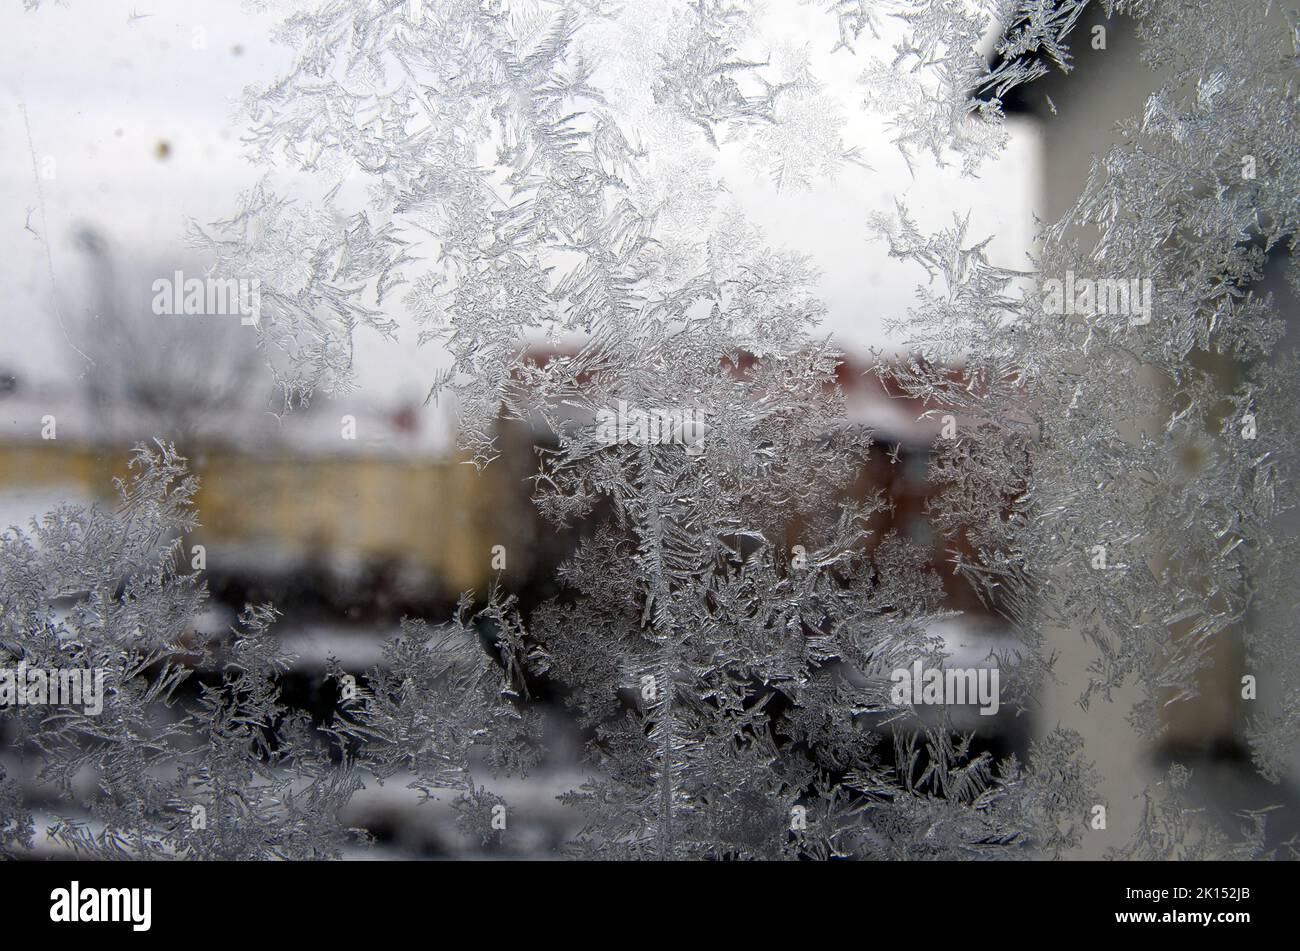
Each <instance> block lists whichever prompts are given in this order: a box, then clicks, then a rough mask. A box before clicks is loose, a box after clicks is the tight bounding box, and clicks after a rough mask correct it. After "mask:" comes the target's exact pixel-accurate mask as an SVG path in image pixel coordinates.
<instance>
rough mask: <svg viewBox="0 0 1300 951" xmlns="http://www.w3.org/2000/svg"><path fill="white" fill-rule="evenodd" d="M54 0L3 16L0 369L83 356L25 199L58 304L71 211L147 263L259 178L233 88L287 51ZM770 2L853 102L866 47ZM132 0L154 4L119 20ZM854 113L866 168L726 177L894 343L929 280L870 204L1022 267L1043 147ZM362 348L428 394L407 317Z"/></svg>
mask: <svg viewBox="0 0 1300 951" xmlns="http://www.w3.org/2000/svg"><path fill="white" fill-rule="evenodd" d="M426 2H436V0H426ZM54 3H55V0H46V2H45V3H44V4H43V6H42V8H41V9H40V10H38V11H35V12H27V11H24V10H23V9H22V8H21V4H19V3H17V2H16V0H12V2H10V3H7V4H5V5H4V7H3V9H2V10H0V30H3V31H4V32H5V34H6V35H7V36H8V38H9V42H8V43H7V44H6V55H5V58H4V60H3V61H0V141H3V142H4V143H5V148H4V149H3V150H0V213H2V215H0V286H3V287H4V288H5V290H6V297H7V299H6V301H5V306H4V307H3V309H0V369H4V368H6V367H18V368H20V369H21V370H22V372H23V373H24V375H26V376H27V377H28V378H29V379H31V380H32V381H33V382H38V381H39V382H54V381H60V380H67V379H69V378H70V375H71V374H72V373H74V372H75V371H76V368H77V365H78V364H77V358H76V354H75V353H73V352H72V351H71V348H70V347H69V345H68V343H67V342H66V341H65V340H64V339H63V336H62V334H61V333H60V330H59V327H58V325H57V321H56V319H55V318H54V315H53V312H52V308H51V306H50V300H51V282H50V277H49V269H48V267H47V265H46V261H45V254H44V248H43V247H42V245H41V243H40V242H38V241H37V240H36V239H35V238H34V236H33V235H32V234H31V233H29V232H27V231H25V230H24V223H25V221H26V219H27V210H28V209H29V208H33V209H36V211H35V212H34V214H33V215H32V224H33V225H34V226H35V227H36V228H37V229H38V230H41V231H42V232H44V231H45V230H46V227H48V231H49V234H50V236H51V238H52V241H51V250H52V254H53V269H54V277H55V281H56V282H57V284H58V286H59V287H60V288H61V289H62V298H63V299H64V300H65V302H66V305H67V306H71V305H72V304H73V302H74V301H75V300H76V299H77V294H76V293H75V290H76V288H77V286H78V281H79V279H80V275H81V273H82V271H83V269H84V264H83V262H82V260H81V259H80V256H79V255H78V254H77V252H76V251H75V249H74V247H73V245H72V240H71V239H72V235H73V234H74V233H75V230H76V228H77V227H78V226H79V225H82V224H93V225H95V226H96V228H97V229H98V230H99V231H101V232H102V233H104V234H106V235H107V236H108V237H109V238H110V240H111V241H112V242H113V244H114V246H115V247H116V248H117V249H118V250H119V251H121V252H122V253H124V254H130V253H136V254H139V255H140V256H141V257H142V258H144V259H147V260H149V261H156V260H158V259H159V258H160V257H162V258H166V257H167V256H168V254H169V253H171V252H173V251H181V250H182V249H184V248H185V245H184V240H183V235H184V227H185V222H186V220H187V219H188V218H190V217H193V218H195V219H197V220H198V221H200V222H207V221H211V220H214V219H217V218H221V217H225V216H226V215H228V214H229V213H230V212H231V210H232V209H233V208H234V198H235V196H236V195H237V193H238V192H239V191H241V190H243V189H245V188H247V187H249V186H250V185H251V184H252V183H254V182H255V181H256V180H257V179H258V178H259V177H260V176H261V170H260V169H258V168H257V167H254V166H252V165H250V164H249V163H247V162H246V161H244V160H243V158H242V157H241V146H240V143H239V136H240V127H239V126H238V125H237V124H236V121H237V116H236V115H235V106H234V104H235V102H236V101H237V98H238V96H239V94H240V92H241V90H242V89H243V87H244V86H245V85H246V84H248V83H251V82H265V81H267V80H269V79H271V78H273V77H274V76H275V75H277V74H278V73H279V72H280V71H281V70H282V69H283V67H284V66H285V64H287V63H288V62H289V57H290V52H289V51H288V50H286V49H285V48H283V47H279V46H276V45H274V44H272V43H271V42H270V41H269V39H268V37H269V26H270V24H271V22H272V19H271V18H270V17H268V16H266V15H257V14H252V13H249V12H247V11H245V10H243V9H242V8H241V5H240V4H238V3H236V2H235V0H136V2H128V0H66V5H65V6H58V5H54ZM770 8H771V12H770V20H769V23H770V25H771V27H772V28H773V30H774V31H776V33H778V34H779V35H781V36H783V37H784V38H788V39H790V40H791V41H792V42H795V43H796V44H798V43H802V42H805V41H806V42H808V43H809V44H810V49H812V50H813V51H814V69H815V71H816V73H817V75H818V76H819V78H821V79H822V80H823V81H825V82H827V83H828V85H830V86H831V88H832V89H834V90H836V91H837V92H839V93H840V94H842V96H843V98H844V100H845V101H846V102H847V103H850V104H853V103H856V102H857V101H858V99H859V98H860V96H859V95H858V93H857V92H856V90H855V84H856V79H857V76H858V74H859V73H860V72H861V70H862V68H863V66H864V65H865V55H864V54H865V53H866V52H868V50H867V49H866V48H865V46H864V47H860V49H859V52H858V57H857V58H856V59H855V58H853V57H851V56H850V55H849V54H847V53H845V52H839V53H836V54H835V55H834V56H831V55H830V54H829V50H830V48H831V46H832V44H833V42H834V39H835V27H834V21H833V19H832V18H831V17H830V16H829V15H827V14H825V13H824V12H823V10H822V8H821V6H819V5H811V6H805V5H802V4H799V3H798V2H797V0H773V2H772V3H771V4H770ZM133 11H134V12H138V13H140V14H145V13H148V14H152V15H151V16H148V17H145V18H143V19H138V20H134V21H131V22H128V19H129V17H130V15H131V13H132V12H133ZM196 29H200V30H202V31H204V38H205V40H206V48H205V49H195V48H194V46H193V38H194V36H195V30H196ZM236 46H238V47H240V48H241V49H242V53H241V54H240V55H235V53H234V52H233V49H234V48H235V47H236ZM20 104H21V105H25V107H26V111H27V114H28V116H29V117H30V127H31V137H32V142H33V146H34V149H35V153H36V161H37V166H38V169H39V168H40V167H41V165H42V163H43V162H45V161H46V160H47V157H49V158H52V159H53V161H54V163H55V164H54V171H55V177H54V178H52V179H48V180H43V181H42V182H41V187H42V189H43V192H44V203H45V218H44V221H45V225H43V224H42V214H41V211H40V209H39V207H38V205H39V202H38V200H37V193H36V183H35V180H34V172H33V167H32V166H33V162H32V156H31V154H30V152H29V151H28V145H27V135H28V133H27V129H26V127H25V124H24V121H23V114H22V111H21V110H20ZM850 115H851V116H852V118H851V120H850V124H849V126H848V129H847V132H846V138H847V139H848V141H849V143H850V144H852V145H857V146H858V147H859V148H860V149H861V150H862V153H863V157H864V158H865V160H866V162H867V163H868V164H869V165H870V166H871V167H872V169H871V170H865V169H859V168H854V167H851V166H850V167H848V168H846V170H845V171H844V172H843V173H842V174H841V175H840V176H839V178H838V180H837V181H836V182H835V183H834V184H832V185H826V186H822V187H820V188H819V189H817V190H816V191H814V192H812V193H811V194H809V193H807V192H800V191H793V192H786V193H778V192H777V191H776V190H775V189H774V188H773V187H772V186H771V185H770V184H769V183H768V182H767V181H765V180H761V179H759V178H758V177H757V176H756V175H755V174H754V173H753V172H751V171H750V170H749V169H748V168H746V167H745V166H744V165H743V164H742V163H741V162H739V161H733V160H731V159H730V158H728V159H727V160H725V161H724V162H723V166H722V167H723V170H724V173H725V176H726V180H727V185H728V188H729V189H730V191H731V192H732V194H733V195H734V196H735V197H736V198H737V199H738V200H739V201H740V203H741V205H742V207H743V208H744V209H745V210H746V212H747V213H748V214H749V215H750V216H751V217H752V218H753V220H755V221H756V222H757V223H759V224H760V225H762V226H763V228H764V231H765V233H766V235H767V238H768V241H769V242H770V243H773V244H784V245H786V246H789V247H791V248H797V249H799V250H801V251H803V252H804V253H807V254H810V255H811V256H812V257H813V259H814V260H815V261H816V263H817V264H818V265H819V267H820V268H821V269H822V272H823V275H824V277H823V283H822V288H821V290H822V295H823V299H824V300H825V301H826V303H827V305H828V307H829V311H830V315H829V319H828V322H827V329H829V330H832V331H834V332H835V333H836V334H837V336H839V337H841V338H842V340H843V341H844V342H845V343H846V344H847V345H850V346H854V347H863V348H865V346H867V345H881V344H888V343H890V341H887V340H886V339H885V338H884V336H883V329H882V322H883V320H884V318H885V317H886V316H887V315H890V314H896V315H901V314H903V313H904V312H905V311H906V309H907V307H908V305H909V304H910V302H911V298H912V293H913V289H914V287H915V285H916V284H917V283H918V281H920V280H921V279H922V277H923V275H922V274H921V273H920V272H919V271H917V270H915V269H914V268H911V267H909V266H907V265H905V264H902V263H900V262H895V261H891V260H889V259H888V258H886V256H885V251H884V246H883V245H882V244H881V243H879V242H869V241H867V240H866V234H867V232H866V221H867V219H868V217H869V215H870V214H871V213H872V212H875V211H887V212H888V211H892V209H893V206H894V200H895V198H896V197H901V198H903V199H904V200H905V201H907V202H908V204H909V206H910V208H911V210H912V211H913V212H914V213H915V214H916V216H917V218H918V219H919V221H920V223H921V225H922V227H926V226H929V227H942V226H945V225H947V224H948V223H950V221H951V215H952V213H953V212H959V213H963V214H964V213H965V212H966V211H968V210H969V211H971V212H972V215H971V226H972V235H973V236H977V237H983V236H985V235H988V234H992V235H994V236H995V240H994V244H993V246H992V254H993V257H994V259H995V260H996V262H997V263H1001V264H1005V265H1008V266H1016V267H1018V266H1022V265H1023V264H1024V263H1025V259H1024V252H1025V251H1026V249H1027V248H1028V247H1029V237H1030V233H1031V228H1032V220H1033V219H1032V215H1031V211H1032V210H1033V207H1034V206H1035V205H1036V204H1037V201H1036V199H1037V196H1038V193H1039V181H1038V146H1037V142H1036V138H1035V136H1036V133H1035V131H1034V130H1033V129H1032V128H1029V127H1028V126H1019V125H1015V126H1013V127H1012V144H1011V146H1010V148H1009V149H1008V150H1007V152H1006V153H1005V154H1004V155H1003V156H1002V158H1001V159H1000V160H999V161H998V162H996V163H989V164H987V165H986V166H985V167H984V169H983V172H982V177H981V178H980V179H969V178H967V179H963V178H962V177H961V176H960V173H959V172H958V170H956V169H948V170H943V171H940V170H937V169H934V168H933V166H932V163H930V162H928V161H924V162H922V163H920V164H919V165H918V170H917V176H916V178H915V179H913V178H912V176H911V175H910V174H909V172H908V170H907V167H906V165H905V164H904V162H903V159H902V156H901V155H900V154H899V153H898V151H897V149H896V148H895V147H894V146H893V145H892V143H890V142H889V141H888V139H887V138H886V137H885V135H884V134H883V131H882V126H881V125H880V124H879V119H878V118H877V117H873V116H869V115H864V114H861V112H860V110H852V111H851V112H850ZM160 140H166V141H167V142H168V143H169V144H170V146H171V156H170V158H169V159H168V160H167V161H165V162H163V161H158V160H157V159H156V157H155V154H154V150H155V147H156V145H157V143H158V142H159V141H160ZM399 298H400V295H399ZM396 316H397V317H398V319H399V321H400V320H401V315H400V313H398V314H397V315H396ZM240 329H241V330H242V331H243V332H248V333H252V332H253V331H252V329H251V328H247V327H245V328H240ZM357 354H358V356H357V359H358V377H359V383H360V385H361V388H362V392H363V393H365V394H367V397H368V399H372V400H374V401H376V402H380V403H383V402H388V401H392V400H396V399H412V398H414V399H420V398H422V397H423V394H424V392H425V391H426V390H427V387H428V384H429V381H430V376H431V372H432V368H433V366H435V364H436V363H437V354H436V353H430V352H428V351H427V350H424V351H419V350H417V349H416V348H415V345H414V330H413V329H412V328H410V327H409V326H407V327H405V328H404V330H403V334H402V339H401V343H399V344H397V345H393V344H386V343H384V342H382V341H381V340H379V339H378V338H377V337H376V336H375V335H373V334H367V333H364V332H363V333H362V334H360V336H359V337H358V351H357Z"/></svg>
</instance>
